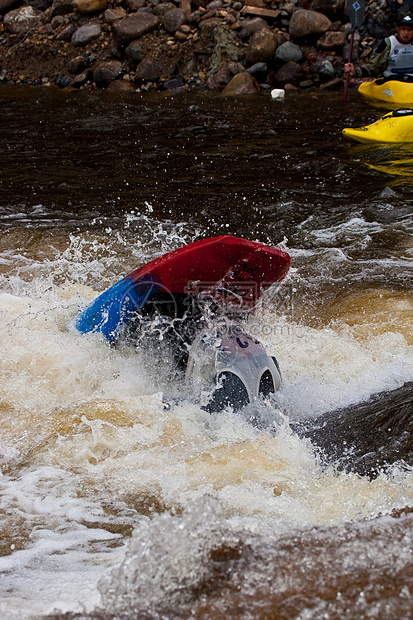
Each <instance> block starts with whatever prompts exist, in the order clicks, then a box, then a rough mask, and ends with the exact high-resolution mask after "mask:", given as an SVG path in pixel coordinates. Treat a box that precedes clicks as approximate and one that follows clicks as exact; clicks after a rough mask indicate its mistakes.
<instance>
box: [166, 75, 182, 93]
mask: <svg viewBox="0 0 413 620" xmlns="http://www.w3.org/2000/svg"><path fill="white" fill-rule="evenodd" d="M183 86H185V82H184V79H183V78H181V77H177V78H172V80H167V81H166V82H164V83H163V88H164V90H178V89H180V88H182V87H183Z"/></svg>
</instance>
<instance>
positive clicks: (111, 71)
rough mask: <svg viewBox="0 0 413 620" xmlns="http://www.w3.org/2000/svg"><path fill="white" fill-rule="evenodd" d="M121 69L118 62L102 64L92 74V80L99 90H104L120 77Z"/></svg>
mask: <svg viewBox="0 0 413 620" xmlns="http://www.w3.org/2000/svg"><path fill="white" fill-rule="evenodd" d="M122 68H123V66H122V63H121V62H120V61H119V60H111V61H109V62H103V63H102V64H100V65H99V66H98V67H97V69H95V71H94V72H93V79H94V81H95V82H96V84H97V86H99V88H106V87H107V86H109V84H110V83H111V82H113V81H114V80H116V79H117V78H118V77H119V76H120V74H121V72H122Z"/></svg>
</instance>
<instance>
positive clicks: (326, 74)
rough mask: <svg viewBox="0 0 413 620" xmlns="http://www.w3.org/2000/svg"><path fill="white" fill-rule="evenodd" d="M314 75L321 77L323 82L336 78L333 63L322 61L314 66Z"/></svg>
mask: <svg viewBox="0 0 413 620" xmlns="http://www.w3.org/2000/svg"><path fill="white" fill-rule="evenodd" d="M313 71H314V73H317V75H319V76H320V80H321V81H322V82H327V81H328V80H331V79H333V78H334V77H335V72H334V67H333V63H332V62H331V61H330V60H321V61H320V62H316V63H315V64H314V66H313Z"/></svg>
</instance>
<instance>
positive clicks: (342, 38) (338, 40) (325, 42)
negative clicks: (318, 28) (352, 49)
mask: <svg viewBox="0 0 413 620" xmlns="http://www.w3.org/2000/svg"><path fill="white" fill-rule="evenodd" d="M345 44H346V35H345V33H344V32H340V31H331V32H330V31H329V32H325V33H324V34H323V35H322V36H321V37H320V38H319V39H318V41H317V46H318V47H319V48H321V49H322V50H334V49H337V48H342V47H344V46H345Z"/></svg>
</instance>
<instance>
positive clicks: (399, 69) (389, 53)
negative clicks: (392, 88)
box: [344, 15, 413, 82]
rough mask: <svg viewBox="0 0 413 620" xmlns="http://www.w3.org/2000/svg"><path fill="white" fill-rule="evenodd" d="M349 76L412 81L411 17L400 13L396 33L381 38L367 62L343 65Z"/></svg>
mask: <svg viewBox="0 0 413 620" xmlns="http://www.w3.org/2000/svg"><path fill="white" fill-rule="evenodd" d="M344 72H345V73H349V75H350V77H356V78H363V77H377V76H379V75H383V77H384V78H385V79H389V78H392V79H396V80H403V81H408V82H410V81H412V82H413V17H412V16H411V15H400V16H399V18H398V19H397V34H395V35H391V36H390V37H386V38H385V39H383V40H382V41H381V42H380V43H379V45H378V47H377V50H376V53H375V54H374V56H373V58H372V59H371V60H370V62H369V63H367V64H366V65H363V66H361V67H356V68H354V65H353V63H352V62H348V63H346V64H345V65H344Z"/></svg>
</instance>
